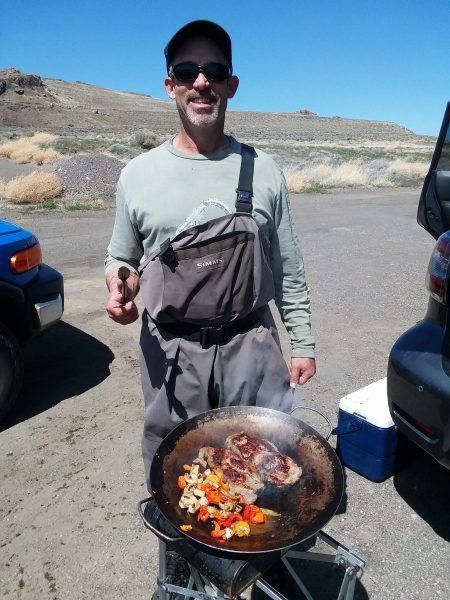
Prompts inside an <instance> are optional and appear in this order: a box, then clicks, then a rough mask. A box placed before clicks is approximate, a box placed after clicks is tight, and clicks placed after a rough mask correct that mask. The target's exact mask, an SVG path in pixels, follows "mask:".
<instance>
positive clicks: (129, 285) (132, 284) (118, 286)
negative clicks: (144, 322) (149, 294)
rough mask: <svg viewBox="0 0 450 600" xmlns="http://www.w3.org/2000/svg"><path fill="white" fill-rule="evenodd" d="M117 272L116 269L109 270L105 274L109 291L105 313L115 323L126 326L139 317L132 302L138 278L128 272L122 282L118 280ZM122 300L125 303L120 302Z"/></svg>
mask: <svg viewBox="0 0 450 600" xmlns="http://www.w3.org/2000/svg"><path fill="white" fill-rule="evenodd" d="M118 271H119V270H118V269H111V271H108V273H107V274H106V285H107V286H108V289H109V297H108V302H107V304H106V312H107V313H108V315H109V317H110V318H111V319H112V320H113V321H116V323H120V324H121V325H128V324H129V323H134V321H136V319H137V318H138V317H139V311H138V309H137V306H136V304H135V303H134V302H133V299H134V298H135V297H136V294H137V293H138V291H139V277H138V276H137V275H136V273H133V272H131V271H130V275H129V277H127V279H126V280H125V282H123V281H122V280H121V279H119V276H118ZM124 286H125V287H124ZM124 292H125V294H124ZM124 298H125V302H122V301H123V299H124Z"/></svg>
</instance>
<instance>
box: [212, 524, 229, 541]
mask: <svg viewBox="0 0 450 600" xmlns="http://www.w3.org/2000/svg"><path fill="white" fill-rule="evenodd" d="M225 533H226V529H221V528H220V525H219V523H217V521H214V529H213V530H212V531H211V537H213V538H215V539H219V540H220V539H223V538H224V536H225Z"/></svg>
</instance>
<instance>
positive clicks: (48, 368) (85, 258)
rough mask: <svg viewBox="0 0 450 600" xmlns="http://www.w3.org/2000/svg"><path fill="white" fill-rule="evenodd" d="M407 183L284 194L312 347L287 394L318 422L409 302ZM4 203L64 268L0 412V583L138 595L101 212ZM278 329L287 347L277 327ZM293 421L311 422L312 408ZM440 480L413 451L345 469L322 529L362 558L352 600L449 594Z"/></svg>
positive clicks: (137, 548)
mask: <svg viewBox="0 0 450 600" xmlns="http://www.w3.org/2000/svg"><path fill="white" fill-rule="evenodd" d="M417 197H418V194H417V192H415V191H413V190H408V191H398V190H391V191H353V192H346V193H339V192H336V193H333V194H330V195H320V194H319V195H309V196H306V197H301V196H296V197H294V198H293V210H294V214H295V216H296V220H297V223H298V229H299V233H300V238H301V241H302V246H303V250H304V255H305V262H306V269H307V275H308V281H309V285H310V288H311V290H312V299H313V327H314V332H315V335H316V338H317V350H318V357H317V360H318V374H317V376H316V377H315V378H314V380H313V381H312V382H311V384H308V385H307V386H306V387H305V388H304V389H303V390H298V391H297V401H298V402H306V403H307V404H308V403H310V402H312V403H313V405H314V406H315V407H316V408H319V409H321V410H323V411H324V412H325V413H326V414H327V415H328V416H329V418H330V419H331V420H332V422H333V423H334V424H336V419H337V410H338V403H339V398H341V397H342V396H343V395H345V394H346V393H349V392H350V391H353V390H355V389H358V388H359V387H361V386H363V385H367V384H368V383H371V382H372V381H375V380H377V379H380V378H381V377H383V376H384V375H385V371H386V362H387V356H388V352H389V349H390V347H391V345H392V343H393V342H394V341H395V339H396V337H397V336H398V335H399V334H400V333H401V332H402V331H404V330H405V329H406V328H407V327H408V326H410V325H412V324H413V323H414V322H415V321H417V320H419V319H420V318H421V317H422V316H423V314H424V311H425V307H426V292H425V290H424V288H423V277H424V273H425V268H426V264H427V262H428V258H429V254H430V252H431V248H432V240H431V238H430V237H429V236H427V235H426V234H425V233H424V232H423V231H421V230H419V228H418V227H417V225H416V224H415V207H416V205H417ZM6 216H8V217H9V218H11V219H13V220H16V221H17V222H19V223H21V224H22V225H23V226H25V227H27V228H29V229H32V230H33V231H34V232H35V233H36V234H37V235H38V237H39V238H40V240H41V243H42V247H43V255H44V260H45V261H46V262H48V263H49V264H51V265H52V266H54V267H55V268H57V269H59V270H61V271H62V272H63V274H64V278H65V294H66V304H65V312H64V318H63V322H62V323H61V324H60V325H58V326H57V327H54V328H53V329H52V330H50V331H48V332H47V333H46V334H45V335H43V336H42V337H41V338H38V339H36V340H34V341H33V342H32V343H31V344H30V345H29V347H28V348H27V349H26V351H25V355H26V361H27V362H26V364H27V367H26V377H25V385H24V389H23V393H22V396H21V399H20V402H19V403H18V405H17V408H16V410H15V411H14V412H13V414H12V415H11V417H10V418H9V419H8V420H7V421H6V422H5V423H3V424H2V426H1V431H0V478H1V487H0V519H1V521H0V590H1V596H2V597H3V598H5V599H11V600H13V599H14V600H45V599H49V600H82V599H86V600H87V599H92V598H96V599H98V600H119V599H123V598H129V599H130V600H138V599H139V600H141V599H142V600H144V599H150V598H151V594H152V592H153V590H154V586H155V581H156V573H157V543H156V541H155V538H154V536H153V535H152V534H150V533H149V532H147V531H146V530H145V528H144V527H143V525H142V523H141V522H140V519H139V516H138V514H137V510H136V506H137V503H138V501H139V500H141V499H143V498H145V496H146V489H145V486H144V482H143V467H142V463H141V457H140V434H141V426H142V396H141V390H140V383H139V370H138V363H137V342H138V337H139V325H138V324H137V323H135V324H133V325H131V326H127V327H120V326H118V325H116V324H114V323H113V322H111V321H109V320H108V319H107V317H106V316H105V312H104V302H105V298H106V291H105V286H104V281H103V269H102V261H103V257H104V252H105V248H106V245H107V242H108V239H109V236H110V233H111V228H112V223H113V211H111V210H104V211H98V212H96V211H91V212H84V213H72V214H67V213H51V212H50V213H44V212H42V213H39V212H38V213H29V212H26V211H7V212H6ZM343 265H345V268H343ZM282 342H283V347H284V350H285V352H286V353H287V352H288V345H287V339H286V335H285V334H283V335H282ZM304 420H305V421H307V422H308V423H310V424H313V426H316V427H317V428H318V429H319V431H321V432H326V427H324V425H323V421H322V422H321V421H320V419H319V420H315V418H314V416H311V417H310V416H309V415H307V416H305V417H304ZM330 441H331V443H332V444H333V445H334V444H335V438H334V437H332V438H331V440H330ZM449 492H450V473H449V472H447V471H445V470H444V469H441V468H440V467H439V465H437V463H434V462H433V461H431V459H428V458H427V457H425V456H420V457H419V458H417V459H416V462H411V463H410V464H408V465H407V466H406V467H405V468H404V469H403V470H402V471H401V472H399V473H396V474H395V475H394V476H393V477H390V478H389V479H388V480H387V481H385V482H383V483H374V482H370V481H368V480H367V479H365V478H363V477H361V476H360V475H358V474H356V473H354V472H352V471H350V470H349V469H346V492H345V496H344V500H343V503H342V505H341V507H340V509H339V510H338V513H337V515H336V516H335V517H334V518H333V519H332V520H331V521H330V523H329V524H327V526H326V528H325V530H326V532H327V533H329V534H330V535H332V536H333V537H335V538H336V539H338V540H339V541H340V542H341V543H342V544H343V545H344V546H347V547H349V548H351V549H352V550H353V551H354V552H355V553H357V554H358V555H359V556H361V557H362V558H364V559H365V560H366V561H367V565H366V569H365V572H364V575H363V577H362V579H361V581H358V583H357V586H356V594H355V598H357V600H366V599H367V598H371V599H373V600H415V599H427V600H430V599H433V600H434V599H437V598H446V597H449V594H450V584H449V580H448V568H447V566H448V564H449V561H450V553H449V552H450V551H449V544H448V542H449V541H450V530H449V526H448V494H449ZM323 569H325V567H324V568H323ZM311 573H313V574H314V571H310V570H309V569H308V568H306V569H305V577H306V578H307V579H308V577H310V578H311ZM412 582H413V583H412ZM312 586H313V589H317V590H318V591H317V594H315V595H314V598H316V600H328V599H330V600H331V599H332V598H336V597H337V594H338V590H339V586H338V583H337V578H336V569H335V570H332V571H330V570H322V571H320V572H319V578H318V579H317V577H316V578H314V577H313V578H312ZM314 586H315V587H314ZM297 598H298V599H299V600H300V599H301V598H302V595H301V594H300V593H299V592H295V593H294V592H292V593H290V594H289V599H290V600H295V599H297Z"/></svg>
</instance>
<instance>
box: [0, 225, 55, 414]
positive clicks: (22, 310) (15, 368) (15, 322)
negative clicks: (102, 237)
mask: <svg viewBox="0 0 450 600" xmlns="http://www.w3.org/2000/svg"><path fill="white" fill-rule="evenodd" d="M63 305H64V285H63V277H62V275H61V273H59V272H58V271H56V270H55V269H52V268H51V267H49V266H48V265H45V264H43V263H42V254H41V246H40V244H39V241H38V240H37V238H36V237H35V236H34V235H33V234H32V233H30V232H29V231H26V230H25V229H22V228H21V227H19V226H18V225H15V224H14V223H11V222H10V221H6V220H4V219H0V419H1V418H3V417H5V415H6V414H7V413H8V412H9V411H10V410H11V408H12V406H13V405H14V402H15V400H16V399H17V397H18V394H19V392H20V389H21V385H22V379H23V358H22V354H21V346H22V345H23V344H25V343H26V342H27V341H29V340H30V339H31V338H33V337H34V336H35V335H37V334H39V333H40V332H42V331H44V330H45V329H47V328H48V327H50V326H51V325H54V324H55V323H58V321H59V320H60V319H61V316H62V313H63Z"/></svg>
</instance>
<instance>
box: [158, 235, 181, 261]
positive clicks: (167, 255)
mask: <svg viewBox="0 0 450 600" xmlns="http://www.w3.org/2000/svg"><path fill="white" fill-rule="evenodd" d="M159 249H160V251H161V252H160V255H159V258H160V260H161V262H163V263H165V264H166V265H167V266H168V267H170V268H172V266H173V265H175V263H176V262H177V257H176V255H175V252H174V250H173V248H172V244H171V243H170V239H169V238H167V240H164V242H163V243H162V244H161V246H160V247H159Z"/></svg>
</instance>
